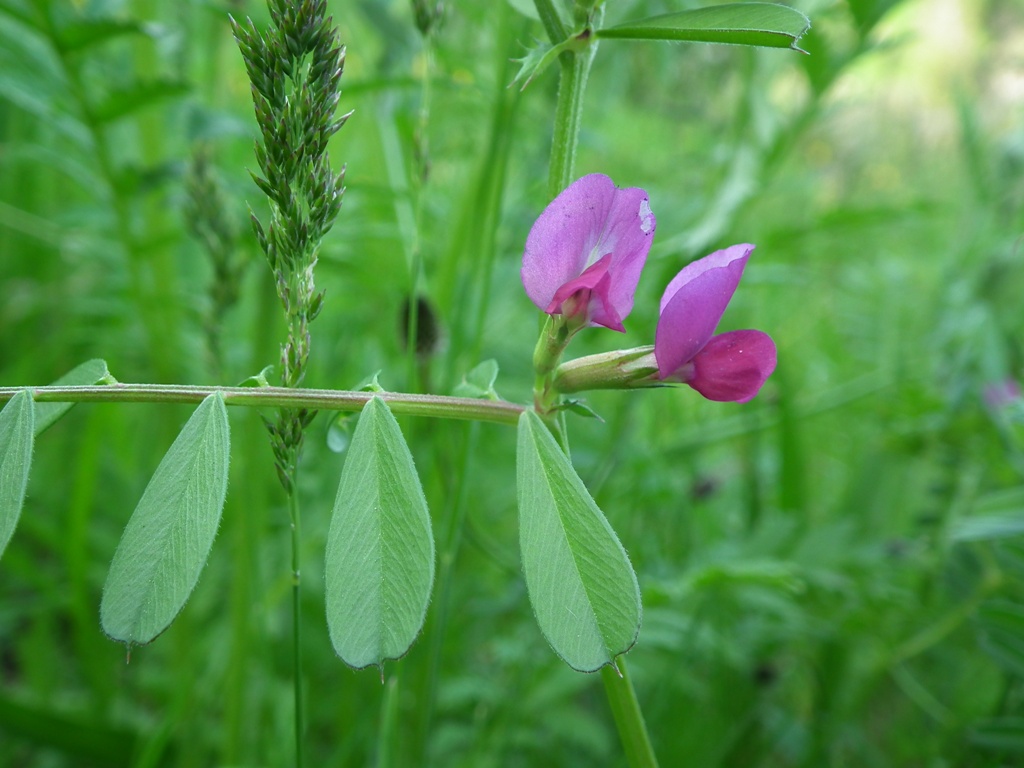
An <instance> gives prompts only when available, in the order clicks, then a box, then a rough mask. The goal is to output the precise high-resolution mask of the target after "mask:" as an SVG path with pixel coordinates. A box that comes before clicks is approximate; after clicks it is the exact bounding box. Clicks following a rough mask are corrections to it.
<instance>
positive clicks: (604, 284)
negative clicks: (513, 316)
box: [521, 173, 656, 331]
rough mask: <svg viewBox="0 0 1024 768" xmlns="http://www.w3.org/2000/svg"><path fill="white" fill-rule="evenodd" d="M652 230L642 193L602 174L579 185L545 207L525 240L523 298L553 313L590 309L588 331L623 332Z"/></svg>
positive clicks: (573, 186)
mask: <svg viewBox="0 0 1024 768" xmlns="http://www.w3.org/2000/svg"><path fill="white" fill-rule="evenodd" d="M655 227H656V220H655V218H654V214H653V213H651V208H650V205H649V204H648V198H647V193H646V192H644V190H642V189H640V188H638V187H630V188H628V189H619V188H618V187H616V186H615V184H614V183H613V182H612V180H611V179H610V178H608V177H607V176H605V175H603V174H599V173H595V174H591V175H589V176H584V177H583V178H581V179H577V180H576V181H574V182H573V183H572V184H570V185H569V186H568V187H567V188H566V189H565V190H564V191H563V192H562V193H561V194H560V195H558V197H556V198H555V199H554V200H552V201H551V204H550V205H548V207H547V208H545V209H544V212H543V213H541V215H540V216H539V217H538V219H537V221H536V222H535V223H534V225H533V228H532V229H531V230H530V234H529V236H528V237H527V239H526V250H525V252H524V254H523V268H522V272H521V275H522V279H523V287H524V288H525V289H526V295H527V296H529V297H530V300H531V301H533V303H534V304H536V305H537V307H538V308H540V309H542V310H543V311H545V312H547V313H549V314H562V313H563V312H565V310H566V309H568V310H569V313H570V314H575V313H577V312H580V311H583V310H581V307H586V311H587V312H588V315H587V317H588V322H589V323H590V324H591V325H604V326H606V327H608V328H613V329H615V330H619V331H621V330H623V328H622V321H623V320H624V319H625V318H626V316H627V315H628V314H629V313H630V312H631V311H632V309H633V295H634V294H635V293H636V286H637V283H638V282H639V280H640V272H641V270H642V269H643V266H644V262H645V261H646V260H647V253H648V251H650V248H651V240H652V238H653V235H654V230H655ZM606 258H607V261H605V262H604V266H603V267H598V266H597V265H598V264H599V263H600V262H602V260H604V259H606ZM595 268H596V269H595ZM592 269H593V270H594V271H591V270H592ZM576 281H580V282H576ZM579 291H589V293H588V294H587V295H585V296H584V295H583V294H580V295H576V294H577V292H579ZM574 297H575V298H574ZM566 302H570V306H568V307H565V306H563V305H565V304H566Z"/></svg>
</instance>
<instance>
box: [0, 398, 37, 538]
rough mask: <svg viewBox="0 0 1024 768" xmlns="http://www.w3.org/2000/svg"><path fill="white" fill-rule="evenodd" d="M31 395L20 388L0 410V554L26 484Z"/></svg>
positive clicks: (31, 436) (32, 415)
mask: <svg viewBox="0 0 1024 768" xmlns="http://www.w3.org/2000/svg"><path fill="white" fill-rule="evenodd" d="M33 406H34V403H33V402H32V396H31V395H30V394H29V393H28V390H26V389H23V390H21V391H20V392H19V393H18V394H16V395H15V396H14V397H12V398H11V399H10V400H8V401H7V405H5V406H4V409H3V410H2V411H0V555H3V552H4V550H5V549H6V548H7V542H8V541H10V540H11V534H13V533H14V528H15V526H17V525H18V517H19V516H20V515H21V507H22V505H23V504H24V502H25V489H26V488H27V487H28V470H29V467H31V466H32V442H33V439H34V435H35V430H34V429H33V422H34V421H35V409H34V407H33Z"/></svg>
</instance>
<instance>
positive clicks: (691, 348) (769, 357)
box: [654, 244, 775, 403]
mask: <svg viewBox="0 0 1024 768" xmlns="http://www.w3.org/2000/svg"><path fill="white" fill-rule="evenodd" d="M753 250H754V246H752V245H747V244H743V245H734V246H732V247H730V248H726V249H724V250H721V251H715V252H714V253H712V254H711V255H709V256H705V257H704V258H703V259H700V260H698V261H695V262H693V263H692V264H688V265H687V266H685V267H684V268H683V269H682V271H681V272H680V273H679V274H678V275H676V276H675V277H674V278H673V279H672V282H670V283H669V284H668V288H666V289H665V293H664V294H663V295H662V297H661V313H660V317H659V318H658V328H657V331H656V332H655V336H654V357H655V359H656V361H657V363H658V378H660V379H662V380H664V379H672V380H674V381H681V382H684V383H686V384H689V385H690V386H691V387H693V388H694V389H695V390H697V391H698V392H700V393H701V394H702V395H704V397H706V398H707V399H708V400H718V401H720V402H739V403H745V402H747V401H748V400H750V399H751V398H753V397H754V395H756V394H757V393H758V391H759V390H760V389H761V385H762V384H764V382H765V381H766V380H767V379H768V377H769V376H770V375H771V373H772V371H774V370H775V342H773V341H772V339H771V337H770V336H769V335H768V334H766V333H762V332H761V331H730V332H729V333H722V334H719V335H717V336H714V335H713V334H714V332H715V328H717V327H718V322H719V320H721V319H722V314H723V313H724V312H725V308H726V306H727V305H728V304H729V300H730V299H731V298H732V295H733V293H735V292H736V286H737V285H739V282H740V277H741V276H742V275H743V268H744V267H745V266H746V264H747V259H748V258H749V256H750V254H751V252H753Z"/></svg>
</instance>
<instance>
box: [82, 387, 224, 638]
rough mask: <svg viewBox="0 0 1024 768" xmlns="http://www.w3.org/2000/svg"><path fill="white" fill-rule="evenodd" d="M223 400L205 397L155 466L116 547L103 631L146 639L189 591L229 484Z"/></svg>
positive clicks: (103, 606)
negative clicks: (151, 476)
mask: <svg viewBox="0 0 1024 768" xmlns="http://www.w3.org/2000/svg"><path fill="white" fill-rule="evenodd" d="M228 460H229V433H228V414H227V409H226V408H225V407H224V397H223V396H222V395H221V394H220V393H219V392H218V393H214V394H212V395H210V396H209V397H207V398H206V399H205V400H203V402H202V403H201V404H200V406H199V407H198V408H197V409H196V412H195V413H193V414H192V418H190V419H189V420H188V422H187V423H186V424H185V426H184V427H183V428H182V430H181V433H180V434H179V435H178V437H177V439H175V441H174V444H173V445H171V447H170V450H168V451H167V454H166V455H165V456H164V458H163V461H161V462H160V466H158V467H157V469H156V472H155V473H154V474H153V478H152V479H151V480H150V481H149V485H148V486H146V490H145V492H144V493H143V494H142V499H141V500H140V501H139V505H138V506H137V507H136V508H135V512H133V513H132V517H131V519H130V520H129V521H128V526H127V527H126V528H125V530H124V535H123V536H122V537H121V543H120V544H118V545H117V551H116V552H115V553H114V560H113V562H111V564H110V572H109V573H108V574H107V582H106V584H105V585H104V586H103V600H102V602H101V604H100V620H101V622H102V624H103V631H104V632H106V633H107V634H108V635H109V636H110V637H111V638H113V639H114V640H121V641H123V642H125V643H128V644H129V645H139V644H142V643H148V642H149V641H150V640H152V639H153V638H154V637H156V636H157V635H159V634H160V633H161V632H163V631H164V630H165V629H166V628H167V626H168V625H169V624H170V623H171V622H172V621H173V620H174V617H175V616H177V615H178V612H179V611H180V610H181V608H182V606H183V605H184V604H185V601H186V600H187V599H188V596H189V595H190V594H191V593H192V589H193V588H194V587H195V585H196V582H197V581H198V580H199V573H200V571H202V570H203V566H204V565H205V564H206V558H207V555H209V553H210V547H211V546H212V545H213V538H214V536H215V535H216V533H217V526H218V524H219V523H220V515H221V510H222V509H223V507H224V497H225V495H226V494H227V488H228Z"/></svg>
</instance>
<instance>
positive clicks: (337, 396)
mask: <svg viewBox="0 0 1024 768" xmlns="http://www.w3.org/2000/svg"><path fill="white" fill-rule="evenodd" d="M23 389H27V390H28V391H29V392H30V393H31V394H32V398H33V399H34V400H36V401H37V402H41V403H42V402H46V403H199V402H201V401H202V400H203V399H204V398H206V397H207V396H209V395H212V394H213V393H214V392H220V393H221V394H222V395H223V396H224V402H225V403H226V404H227V405H248V406H258V407H261V408H271V407H280V408H312V409H317V410H327V411H360V410H362V408H363V406H364V405H366V403H367V402H368V401H369V400H370V398H371V397H375V396H376V397H379V398H380V399H381V400H383V401H384V402H386V403H387V404H388V406H389V407H390V408H391V410H392V411H394V412H395V413H404V414H409V415H411V416H431V417H434V418H441V419H464V420H467V421H489V422H494V423H496V424H510V425H515V424H517V423H518V422H519V415H520V414H521V413H522V412H523V410H524V407H523V406H522V405H518V404H516V403H509V402H506V401H504V400H477V399H475V398H470V397H445V396H443V395H416V394H409V393H406V392H352V391H349V390H339V389H292V388H288V387H208V386H189V385H178V384H170V385H165V384H106V385H99V386H91V387H57V386H53V387H0V403H2V402H5V401H7V400H10V399H11V398H12V397H14V396H15V395H16V394H17V393H18V392H20V391H21V390H23Z"/></svg>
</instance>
